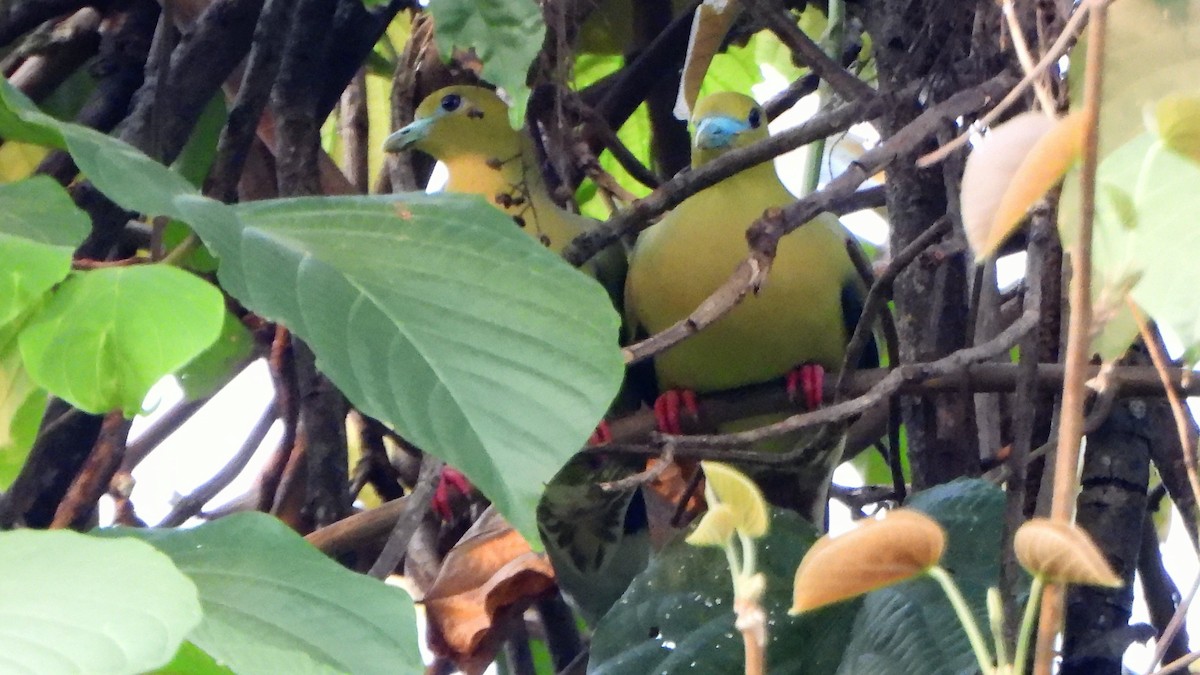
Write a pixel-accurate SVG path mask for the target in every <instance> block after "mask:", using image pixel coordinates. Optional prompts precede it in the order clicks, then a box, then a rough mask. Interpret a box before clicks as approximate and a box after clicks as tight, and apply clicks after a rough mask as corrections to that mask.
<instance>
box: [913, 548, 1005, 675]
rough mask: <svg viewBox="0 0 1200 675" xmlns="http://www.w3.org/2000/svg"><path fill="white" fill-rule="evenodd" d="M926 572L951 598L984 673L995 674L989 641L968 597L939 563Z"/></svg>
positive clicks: (987, 674)
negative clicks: (988, 645) (977, 621)
mask: <svg viewBox="0 0 1200 675" xmlns="http://www.w3.org/2000/svg"><path fill="white" fill-rule="evenodd" d="M925 574H928V575H929V576H930V577H932V578H933V580H934V581H936V582H938V585H939V586H941V587H942V591H943V592H944V593H945V594H946V598H947V599H949V600H950V606H951V607H953V608H954V613H955V614H957V615H958V622H959V623H961V624H962V627H963V631H965V632H966V634H967V640H968V641H969V642H970V643H971V649H973V650H974V651H975V660H976V661H978V662H979V669H980V670H981V671H982V672H983V675H995V673H996V664H995V662H994V661H992V654H991V652H989V651H988V647H987V642H986V641H985V640H984V639H983V632H982V631H980V630H979V624H978V623H976V621H975V615H974V614H973V613H972V612H971V608H970V606H969V605H967V600H966V598H964V597H963V595H962V592H961V591H959V590H958V584H956V583H954V579H952V578H951V577H950V575H949V574H947V573H946V570H944V569H942V567H940V566H938V565H934V566H933V567H930V568H929V569H928V570H927V571H926V572H925Z"/></svg>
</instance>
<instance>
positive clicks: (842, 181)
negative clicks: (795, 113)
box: [563, 76, 1011, 363]
mask: <svg viewBox="0 0 1200 675" xmlns="http://www.w3.org/2000/svg"><path fill="white" fill-rule="evenodd" d="M1010 80H1011V78H1009V77H1008V76H997V77H995V78H992V79H991V80H988V81H987V82H984V83H983V84H981V85H979V86H978V87H975V88H974V89H969V90H966V91H963V92H960V93H958V94H955V95H954V96H951V97H950V98H949V99H947V100H946V101H944V102H942V103H940V104H938V105H936V106H933V107H932V108H930V109H929V110H926V111H925V112H924V113H922V114H921V115H919V116H918V117H917V118H916V119H914V120H913V121H912V122H910V123H909V124H908V125H907V126H905V127H904V128H902V129H900V130H899V131H897V132H896V133H895V134H894V135H892V136H891V137H890V138H888V139H887V140H886V141H884V142H883V143H880V144H879V145H877V146H875V147H874V148H872V149H871V150H868V151H867V152H865V153H863V155H862V156H861V157H859V158H858V160H856V161H855V162H853V163H852V164H851V165H850V166H849V167H848V168H847V169H846V171H844V172H843V173H841V174H840V175H838V176H837V177H836V178H834V179H833V180H832V181H830V182H829V184H828V185H826V186H825V189H823V190H819V191H817V192H814V193H812V194H810V195H808V196H807V197H805V198H803V199H800V200H797V201H796V202H795V203H793V204H791V205H789V206H787V207H785V208H783V209H768V210H767V212H766V213H764V214H763V217H761V218H759V219H758V220H757V221H755V222H754V223H752V224H751V225H750V227H749V228H747V231H746V239H747V240H748V242H749V247H750V251H749V254H748V255H747V257H746V258H745V259H744V260H742V262H741V263H740V264H739V265H738V266H737V268H736V269H735V270H734V272H733V274H732V275H730V277H729V279H727V280H726V281H725V282H724V283H723V284H722V285H721V286H720V287H718V288H717V289H716V290H715V291H713V292H712V294H710V295H709V297H708V298H706V299H705V300H704V301H703V302H702V303H701V304H700V306H699V307H697V309H696V310H695V311H694V312H693V313H692V314H690V315H689V316H687V317H685V318H684V319H683V320H681V321H679V322H677V323H675V324H673V325H671V326H669V327H667V328H666V329H665V330H664V331H662V332H661V333H658V334H655V335H652V336H650V337H649V338H647V339H646V340H643V341H642V342H640V343H635V344H633V345H630V346H629V347H626V348H625V350H624V353H625V360H626V363H636V362H637V361H640V360H642V359H646V358H649V357H650V356H653V355H654V354H657V353H659V352H661V351H663V350H665V349H667V348H669V347H671V346H673V345H675V344H678V343H679V342H680V341H682V340H683V339H685V338H687V337H689V336H691V335H693V334H695V333H697V332H698V331H699V330H700V329H701V328H703V327H704V326H706V325H710V324H712V323H713V322H714V321H716V320H717V319H718V318H720V317H721V316H723V315H724V314H726V313H728V312H729V311H730V310H731V309H733V307H734V306H735V305H737V303H739V302H741V300H742V299H743V298H744V297H745V296H746V295H747V294H748V293H750V292H751V291H752V290H754V289H755V288H757V286H758V285H759V284H761V283H762V281H763V279H764V278H765V275H766V274H767V272H768V271H769V269H770V264H771V261H772V260H773V259H774V256H775V247H776V245H777V244H778V241H779V238H780V237H782V236H784V235H786V234H787V233H789V232H791V231H793V230H795V229H797V228H799V227H801V226H803V225H804V224H805V223H807V222H808V221H810V220H812V219H813V218H815V217H816V216H817V215H819V214H820V213H822V212H825V211H836V210H838V205H839V202H840V200H842V199H845V198H847V197H848V196H850V195H852V194H853V193H854V191H855V190H857V189H858V187H859V186H860V185H862V184H863V183H864V182H866V180H867V179H868V178H870V177H871V176H873V175H875V173H877V172H878V171H879V170H881V169H883V168H884V167H886V166H887V165H888V164H890V163H891V162H893V161H895V160H897V159H898V158H900V157H902V156H904V155H906V154H907V153H909V152H911V151H912V149H913V148H915V147H916V146H917V145H918V144H919V143H921V142H923V141H924V140H925V139H926V138H928V137H929V136H930V135H932V134H933V133H935V132H936V131H937V130H938V129H939V128H941V126H942V125H943V124H944V123H945V122H946V121H947V119H951V120H952V119H954V118H955V117H958V116H960V115H963V114H966V113H968V112H970V111H972V110H977V109H978V108H980V107H982V106H983V105H986V103H987V102H988V101H989V100H990V97H991V93H992V92H993V91H1002V90H1004V89H1006V88H1007V83H1008V82H1009V81H1010ZM878 100H879V99H872V101H871V103H872V104H873V102H874V101H878ZM870 107H871V104H868V105H864V106H863V108H870ZM842 109H843V110H846V109H847V107H845V106H843V108H842ZM847 116H849V115H847ZM814 119H815V118H814ZM802 126H804V125H802ZM800 128H801V127H797V129H800ZM792 131H796V129H793V130H792ZM788 133H790V132H788ZM786 135H787V134H780V135H779V136H773V137H771V138H768V139H767V140H766V141H763V142H760V143H756V144H754V145H752V146H749V147H747V148H744V149H741V150H735V151H733V152H730V153H729V154H728V155H726V156H724V157H721V158H719V159H717V160H714V161H712V162H709V163H708V164H705V165H704V166H701V167H699V168H697V169H696V170H694V171H692V172H691V173H689V174H683V175H682V176H677V177H676V178H674V179H672V180H671V181H669V182H668V183H667V184H666V185H664V187H663V189H660V190H658V191H656V192H655V193H654V194H653V195H651V196H650V197H647V198H646V199H644V200H641V201H639V202H637V203H636V204H634V205H633V207H632V208H631V209H630V210H629V211H627V212H625V214H622V215H619V216H617V217H615V218H613V219H611V220H609V221H608V223H606V224H605V225H602V226H600V227H598V228H595V229H594V230H592V231H591V232H589V233H585V234H583V235H580V236H579V237H577V238H576V239H575V241H573V242H571V244H570V246H568V249H570V248H572V247H574V246H576V244H579V243H580V242H581V241H583V240H584V239H585V238H586V237H590V236H591V235H592V234H594V233H597V232H600V233H602V231H604V230H608V229H609V228H610V227H614V224H616V225H615V226H617V227H622V225H621V223H622V222H623V221H622V219H623V218H626V214H631V213H633V214H634V216H633V217H632V218H629V219H628V220H627V221H624V222H635V221H636V212H639V211H642V210H644V209H643V205H645V204H647V203H651V202H653V204H652V208H655V209H657V208H659V207H665V208H671V207H673V206H675V205H676V204H677V203H678V201H675V200H676V199H679V197H678V194H676V192H675V190H676V189H677V188H676V187H675V186H680V188H679V189H682V188H681V186H682V184H683V183H682V182H681V180H680V179H688V180H689V181H694V182H695V183H698V184H700V185H703V186H705V187H707V186H709V185H711V184H715V182H713V183H710V182H709V181H715V179H714V175H720V174H714V173H713V170H712V167H714V166H717V165H719V166H720V167H721V170H722V171H725V170H728V169H726V168H725V167H729V166H738V167H741V165H742V164H746V165H747V166H750V165H753V164H754V163H756V160H757V156H758V155H759V154H763V153H762V152H760V151H756V149H758V148H766V147H770V146H768V145H767V144H768V143H771V142H772V141H774V140H775V139H778V138H782V137H785V136H786ZM750 151H756V152H755V153H754V154H752V153H751V152H750ZM733 159H737V160H738V161H739V163H738V164H730V163H729V162H728V160H733ZM742 168H744V167H742ZM692 187H695V185H692ZM656 198H657V199H656ZM680 201H681V199H680ZM563 255H564V257H567V258H568V260H571V258H570V255H569V253H568V252H567V251H564V252H563Z"/></svg>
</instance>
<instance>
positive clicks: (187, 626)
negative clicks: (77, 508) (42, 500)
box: [0, 530, 201, 674]
mask: <svg viewBox="0 0 1200 675" xmlns="http://www.w3.org/2000/svg"><path fill="white" fill-rule="evenodd" d="M200 617H201V614H200V603H199V601H198V600H197V596H196V586H195V585H194V584H192V582H191V581H189V580H188V578H187V577H186V576H184V575H183V574H182V573H180V571H179V570H178V569H176V567H175V565H173V564H172V562H171V560H170V559H168V558H167V557H166V556H164V555H162V554H161V553H159V552H158V551H155V550H154V549H153V548H151V547H150V546H147V545H146V544H143V543H142V542H138V541H105V540H101V539H97V538H95V537H89V536H87V535H83V534H78V533H76V532H67V531H52V532H46V531H41V532H38V531H32V530H18V531H14V532H0V670H2V671H4V672H6V673H66V672H79V673H83V672H86V673H130V674H132V673H140V672H144V671H147V670H151V669H154V668H157V667H158V666H161V665H163V664H165V663H167V662H168V661H169V660H170V659H171V656H172V655H173V654H174V653H175V651H176V649H178V647H179V645H180V643H182V642H183V639H184V637H185V636H186V635H187V634H188V632H189V631H191V630H192V629H193V628H194V627H195V626H196V625H197V624H199V623H200Z"/></svg>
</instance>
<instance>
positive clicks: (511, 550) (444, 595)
mask: <svg viewBox="0 0 1200 675" xmlns="http://www.w3.org/2000/svg"><path fill="white" fill-rule="evenodd" d="M554 583H555V581H554V571H553V569H552V568H551V567H550V563H549V562H548V561H547V560H546V557H545V556H544V555H540V554H536V553H534V552H533V551H532V550H531V549H530V548H529V545H528V544H527V543H526V542H525V539H524V538H523V537H521V535H520V534H518V533H517V531H516V530H514V529H513V528H512V526H510V525H509V524H508V523H507V522H505V521H504V519H503V518H501V517H500V515H499V514H498V513H496V512H495V511H494V510H493V509H491V508H489V509H488V510H487V511H486V512H485V513H484V515H483V516H482V517H481V518H480V519H479V521H478V522H476V523H475V524H474V525H473V526H472V527H471V529H470V530H469V531H468V532H467V533H466V534H465V535H463V538H462V540H461V541H459V543H458V544H457V545H455V547H454V548H453V549H451V550H450V552H449V553H448V554H447V555H446V559H445V562H444V563H443V564H442V569H441V571H440V572H439V574H438V577H437V579H436V580H435V581H434V583H433V586H432V587H430V589H429V591H428V592H427V593H426V594H425V598H424V603H425V614H426V617H427V618H428V620H429V646H430V648H431V649H433V651H434V653H435V654H438V655H439V656H443V657H446V658H449V659H450V660H452V661H453V662H454V663H455V665H457V666H458V667H459V668H460V669H461V670H462V671H463V672H465V673H481V672H483V670H484V669H485V668H486V667H487V665H488V664H489V663H491V662H492V659H493V658H495V656H496V652H497V650H498V649H499V647H500V645H501V644H502V641H503V637H504V635H503V633H504V632H505V631H504V628H505V625H506V624H507V622H508V621H509V620H511V619H512V618H514V617H516V616H519V615H520V613H521V612H523V611H525V609H526V608H527V607H528V606H529V605H530V603H532V602H533V601H534V600H535V599H537V597H538V596H540V595H542V594H543V593H545V592H547V591H548V590H550V589H551V588H552V587H553V586H554Z"/></svg>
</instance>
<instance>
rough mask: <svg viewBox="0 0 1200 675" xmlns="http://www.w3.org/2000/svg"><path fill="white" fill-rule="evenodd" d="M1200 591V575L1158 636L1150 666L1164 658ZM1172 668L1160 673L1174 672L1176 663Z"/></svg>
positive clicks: (1171, 665) (1152, 666) (1164, 669)
mask: <svg viewBox="0 0 1200 675" xmlns="http://www.w3.org/2000/svg"><path fill="white" fill-rule="evenodd" d="M1197 591H1200V575H1197V576H1196V579H1195V580H1194V581H1192V587H1191V588H1190V589H1188V592H1187V595H1185V596H1183V598H1182V599H1180V601H1179V605H1178V606H1177V607H1176V608H1175V616H1172V617H1171V622H1170V623H1168V624H1167V628H1166V630H1164V631H1163V633H1162V635H1161V636H1159V638H1158V646H1157V647H1156V648H1155V649H1154V660H1152V661H1151V662H1150V668H1151V669H1153V668H1154V664H1156V663H1158V662H1159V661H1161V660H1162V657H1163V654H1165V653H1166V651H1167V646H1168V645H1170V644H1171V642H1172V641H1174V639H1175V634H1176V633H1178V632H1179V629H1180V628H1182V627H1183V622H1184V621H1185V620H1186V619H1187V611H1188V607H1191V606H1192V601H1193V600H1195V599H1196V592H1197ZM1170 667H1171V668H1172V670H1167V669H1166V668H1165V667H1164V668H1163V670H1162V671H1159V672H1160V673H1168V672H1174V670H1175V669H1177V668H1176V666H1175V664H1174V663H1172V664H1170Z"/></svg>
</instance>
